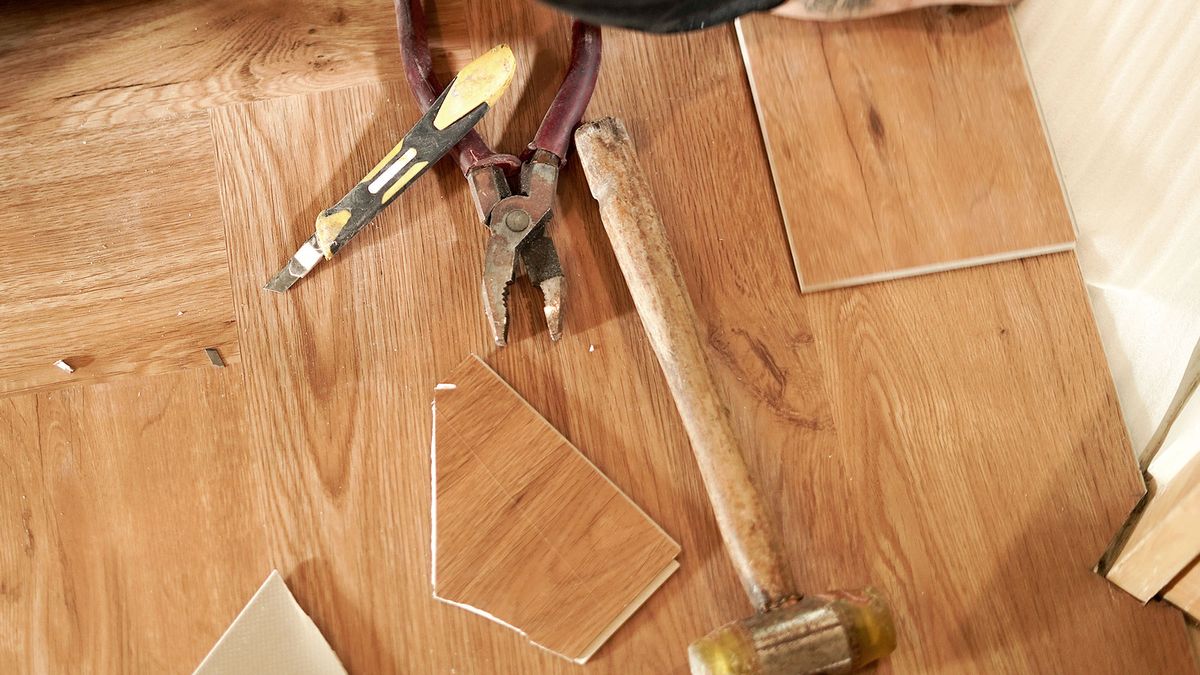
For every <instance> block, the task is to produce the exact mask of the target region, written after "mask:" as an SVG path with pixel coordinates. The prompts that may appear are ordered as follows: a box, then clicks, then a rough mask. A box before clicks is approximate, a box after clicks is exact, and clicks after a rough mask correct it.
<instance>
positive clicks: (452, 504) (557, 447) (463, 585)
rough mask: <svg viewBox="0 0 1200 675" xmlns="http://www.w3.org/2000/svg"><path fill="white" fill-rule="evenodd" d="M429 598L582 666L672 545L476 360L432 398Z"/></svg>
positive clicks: (663, 565)
mask: <svg viewBox="0 0 1200 675" xmlns="http://www.w3.org/2000/svg"><path fill="white" fill-rule="evenodd" d="M431 459H432V463H433V468H432V473H433V482H434V484H433V490H432V492H433V516H432V517H433V545H432V549H433V571H432V575H433V593H434V597H437V598H438V599H439V600H444V601H446V602H449V603H451V604H453V605H457V606H460V607H463V608H465V609H468V610H471V611H474V612H476V613H479V614H482V615H484V616H486V617H488V618H490V619H493V620H496V621H499V622H501V623H503V624H505V625H507V626H509V627H511V628H514V629H516V630H518V631H520V632H522V633H524V634H525V635H526V636H527V637H528V638H529V639H530V640H531V641H532V642H534V643H535V644H537V645H538V646H540V647H542V648H544V649H547V650H549V651H552V652H554V653H556V654H559V655H560V656H563V657H565V658H568V659H571V660H573V661H576V662H578V663H583V662H584V661H586V660H587V659H588V657H589V656H591V655H592V654H593V653H594V652H595V651H596V650H597V649H599V648H600V645H602V644H603V643H604V641H605V640H607V639H608V637H609V636H610V635H612V633H613V632H614V631H615V630H616V629H617V628H618V627H619V626H620V625H621V624H622V623H623V622H624V621H625V619H627V618H628V617H629V615H630V614H632V613H633V612H634V611H635V610H636V609H637V608H638V607H639V606H641V604H642V603H643V602H644V601H645V600H646V598H648V597H649V596H650V594H651V593H653V592H654V591H655V590H657V589H658V587H659V586H661V585H662V583H663V582H664V581H666V579H667V577H669V576H670V575H671V574H672V573H674V572H675V570H676V569H678V568H679V563H677V562H676V561H675V556H677V555H679V544H676V543H675V542H674V541H673V540H672V539H671V538H670V537H669V536H667V534H666V533H665V532H663V531H662V529H661V528H659V527H658V525H656V524H655V523H654V521H652V520H650V518H649V516H647V515H646V514H645V513H643V512H642V510H641V509H639V508H638V507H637V506H636V505H635V504H634V503H633V502H632V501H630V500H629V498H628V497H626V496H625V495H624V494H622V493H621V491H620V490H619V489H617V487H616V486H615V485H613V483H612V482H611V481H609V480H608V479H607V478H605V476H604V474H602V473H600V471H599V470H598V469H597V468H596V467H595V466H593V465H592V464H591V462H589V461H588V460H587V458H585V457H584V456H583V455H582V454H580V452H579V451H578V450H576V449H575V448H574V447H573V446H572V445H571V443H570V442H569V441H567V439H565V438H563V436H562V435H561V434H559V433H558V431H556V430H555V429H554V427H552V426H550V424H549V423H548V422H546V420H544V419H543V418H542V416H541V415H539V414H538V413H537V411H535V410H534V409H533V408H532V407H530V405H529V404H528V403H526V402H525V400H524V399H522V398H521V397H520V395H518V394H517V393H516V392H515V391H513V389H512V388H511V387H509V386H508V385H507V384H505V383H504V381H503V380H501V379H500V376H499V375H496V373H495V372H493V371H492V370H491V369H490V368H488V367H487V366H486V365H485V364H484V363H483V361H480V360H479V358H478V357H475V356H470V357H468V358H467V360H465V361H463V362H462V363H461V364H459V366H458V368H456V369H455V370H454V372H453V373H452V374H451V375H450V377H449V379H448V380H447V382H446V383H445V384H439V385H438V387H437V391H436V396H435V400H434V440H433V448H432V453H431Z"/></svg>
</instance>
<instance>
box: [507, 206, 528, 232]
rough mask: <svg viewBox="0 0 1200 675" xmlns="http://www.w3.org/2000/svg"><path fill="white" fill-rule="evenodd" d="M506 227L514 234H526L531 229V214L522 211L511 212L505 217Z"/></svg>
mask: <svg viewBox="0 0 1200 675" xmlns="http://www.w3.org/2000/svg"><path fill="white" fill-rule="evenodd" d="M504 226H505V227H507V228H508V229H510V230H512V231H513V232H524V231H525V229H526V228H528V227H529V214H528V213H526V212H525V211H523V210H520V209H517V210H516V211H509V212H508V215H506V216H504Z"/></svg>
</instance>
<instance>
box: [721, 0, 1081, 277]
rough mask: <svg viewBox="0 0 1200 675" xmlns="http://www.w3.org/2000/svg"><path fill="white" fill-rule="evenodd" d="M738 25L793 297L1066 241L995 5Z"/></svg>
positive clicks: (1004, 21) (1007, 30) (1018, 67)
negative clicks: (795, 289)
mask: <svg viewBox="0 0 1200 675" xmlns="http://www.w3.org/2000/svg"><path fill="white" fill-rule="evenodd" d="M738 31H739V36H740V38H741V44H742V55H743V58H744V59H745V62H746V68H747V70H748V72H749V75H750V83H751V87H752V90H753V93H754V100H755V104H756V107H757V110H758V116H759V121H760V125H761V127H762V133H763V136H764V139H765V141H766V148H767V155H768V158H769V160H770V164H771V173H772V175H773V177H774V181H775V188H776V191H777V193H778V196H779V201H780V205H781V207H782V210H783V216H784V225H785V228H786V230H787V233H788V239H789V241H790V245H791V249H792V257H793V261H794V263H795V265H796V272H797V276H798V277H799V280H800V285H801V288H802V289H803V290H821V289H826V288H836V287H841V286H852V285H855V284H862V283H868V282H873V281H880V280H885V279H890V278H895V277H902V276H911V275H915V274H923V273H927V272H935V271H939V270H944V269H952V268H956V267H965V266H969V265H978V264H983V263H988V262H996V261H1000V260H1008V259H1013V258H1018V257H1023V256H1028V255H1036V254H1040V253H1048V252H1052V251H1063V250H1067V249H1070V248H1072V247H1073V246H1074V240H1075V232H1074V228H1073V226H1072V223H1071V219H1070V214H1069V212H1068V210H1067V206H1066V203H1065V200H1064V198H1063V194H1062V189H1061V186H1060V183H1059V180H1058V175H1057V173H1056V170H1055V166H1054V162H1053V158H1052V156H1051V154H1050V150H1049V147H1048V145H1047V143H1046V138H1045V135H1044V133H1043V130H1042V125H1041V120H1040V117H1039V114H1038V110H1037V107H1036V105H1035V103H1034V99H1033V94H1032V92H1031V90H1030V86H1029V82H1028V79H1027V76H1026V71H1025V65H1024V62H1023V60H1022V57H1021V53H1020V49H1019V45H1018V44H1017V40H1016V37H1015V34H1014V32H1013V28H1012V23H1011V20H1010V19H1009V16H1008V13H1007V11H1006V10H1003V9H999V8H991V9H971V10H967V11H962V12H953V13H950V12H945V11H942V10H936V9H934V10H924V11H918V12H906V13H903V14H899V15H896V16H889V17H883V18H878V19H870V20H865V21H851V22H842V23H830V24H822V23H819V22H813V23H810V22H802V21H793V20H790V19H785V18H781V17H778V16H771V15H767V14H757V15H752V16H747V17H743V18H742V19H739V21H738Z"/></svg>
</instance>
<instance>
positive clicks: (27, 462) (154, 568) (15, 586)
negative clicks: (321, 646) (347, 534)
mask: <svg viewBox="0 0 1200 675" xmlns="http://www.w3.org/2000/svg"><path fill="white" fill-rule="evenodd" d="M240 380H241V376H240V373H239V372H238V370H237V369H235V368H227V369H225V370H222V371H216V370H191V371H187V372H181V373H175V374H168V375H159V376H155V377H147V378H145V379H142V380H139V381H137V382H124V383H121V384H106V385H96V386H92V387H80V388H73V389H67V390H62V391H54V392H47V393H43V394H36V395H26V396H16V397H11V398H8V399H5V400H2V401H0V466H2V467H3V470H2V471H0V509H2V511H0V513H2V514H3V516H2V518H0V532H2V533H3V534H2V536H3V539H2V541H3V544H2V545H0V625H3V626H4V630H3V631H0V633H2V635H3V636H2V637H0V671H3V672H6V673H65V672H97V673H99V672H110V673H119V672H190V670H191V669H192V668H194V667H195V666H196V665H197V664H198V663H199V662H200V659H201V658H202V657H203V656H204V654H205V652H207V651H208V649H209V647H210V646H212V643H213V642H214V641H215V640H216V638H217V637H218V636H220V635H221V633H222V632H223V631H224V630H225V627H226V626H227V625H228V624H229V622H230V621H232V620H233V617H234V616H235V615H236V614H237V612H238V610H239V609H240V608H241V606H242V604H243V603H245V601H246V593H245V590H244V589H245V588H250V589H251V590H253V588H254V587H255V586H256V585H257V584H258V582H259V581H260V579H261V576H262V574H263V572H262V571H263V570H269V569H270V568H269V566H268V564H267V562H266V560H265V559H264V558H263V556H262V547H261V545H260V544H259V541H260V540H261V538H262V536H263V527H264V522H263V520H262V518H261V517H260V516H259V512H258V509H257V504H256V502H255V496H254V495H255V492H254V490H253V486H252V485H251V483H250V482H249V480H248V472H249V467H250V459H251V458H250V455H249V453H248V451H247V448H246V446H245V444H244V443H243V436H242V434H241V430H240V425H241V420H242V414H243V408H242V400H241V396H240V395H239V394H238V389H239V387H238V385H239V384H240Z"/></svg>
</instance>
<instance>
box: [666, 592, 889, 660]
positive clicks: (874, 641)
mask: <svg viewBox="0 0 1200 675" xmlns="http://www.w3.org/2000/svg"><path fill="white" fill-rule="evenodd" d="M895 648H896V629H895V627H894V626H893V625H892V613H891V610H890V609H889V608H888V605H887V602H886V601H885V600H884V599H883V596H882V595H881V594H880V593H879V592H878V591H876V590H875V589H873V588H869V587H868V588H864V589H862V590H860V591H854V592H845V591H835V592H833V593H826V594H823V595H810V596H805V597H804V598H802V599H800V600H799V601H797V602H794V603H792V604H789V605H785V606H783V607H779V608H777V609H772V610H769V611H766V612H761V613H759V614H756V615H754V616H752V617H750V618H748V619H743V620H741V621H736V622H734V623H731V624H728V625H725V626H722V627H721V628H718V629H717V630H715V631H713V632H712V633H709V634H708V635H707V636H705V637H703V638H701V639H700V640H697V641H696V642H693V643H692V645H691V646H690V647H688V661H689V663H690V664H691V669H692V675H810V674H815V673H849V672H852V671H854V670H858V669H859V668H861V667H863V666H865V665H867V664H868V663H871V662H873V661H877V660H879V659H881V658H883V657H885V656H887V655H888V654H889V653H891V651H892V650H893V649H895Z"/></svg>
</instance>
